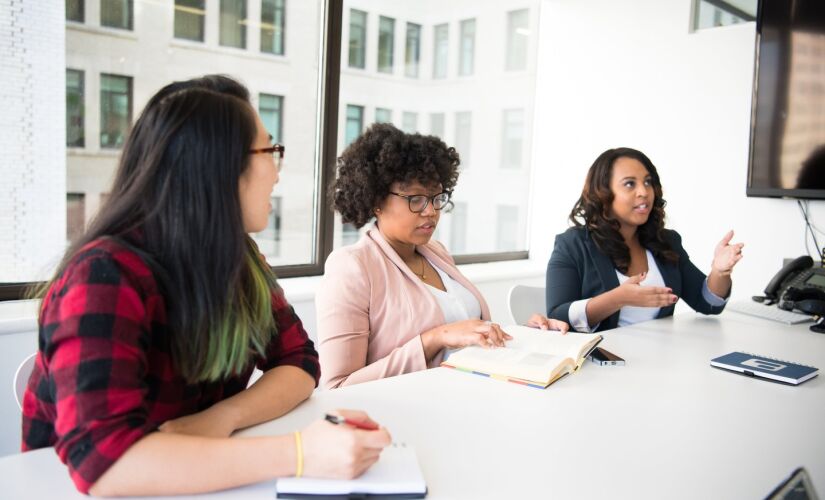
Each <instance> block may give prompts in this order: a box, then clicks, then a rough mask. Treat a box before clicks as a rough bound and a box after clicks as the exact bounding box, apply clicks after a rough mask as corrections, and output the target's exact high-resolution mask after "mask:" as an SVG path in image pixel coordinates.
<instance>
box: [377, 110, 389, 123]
mask: <svg viewBox="0 0 825 500" xmlns="http://www.w3.org/2000/svg"><path fill="white" fill-rule="evenodd" d="M375 123H392V110H391V109H387V108H375Z"/></svg>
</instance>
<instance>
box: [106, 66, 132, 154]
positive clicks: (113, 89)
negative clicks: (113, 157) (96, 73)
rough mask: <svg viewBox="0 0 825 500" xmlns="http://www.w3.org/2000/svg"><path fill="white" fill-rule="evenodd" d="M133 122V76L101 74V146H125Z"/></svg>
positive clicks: (109, 147)
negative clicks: (124, 142)
mask: <svg viewBox="0 0 825 500" xmlns="http://www.w3.org/2000/svg"><path fill="white" fill-rule="evenodd" d="M131 123H132V78H131V77H128V76H119V75H107V74H102V75H100V147H101V148H107V149H116V148H120V147H121V146H123V141H125V140H126V134H127V133H128V132H129V126H130V125H131Z"/></svg>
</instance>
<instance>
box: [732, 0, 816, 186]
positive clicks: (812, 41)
mask: <svg viewBox="0 0 825 500" xmlns="http://www.w3.org/2000/svg"><path fill="white" fill-rule="evenodd" d="M746 192H747V195H748V196H769V197H791V198H809V199H825V0H760V1H759V7H758V11H757V19H756V66H755V71H754V82H753V108H752V111H751V134H750V154H749V159H748V185H747V190H746Z"/></svg>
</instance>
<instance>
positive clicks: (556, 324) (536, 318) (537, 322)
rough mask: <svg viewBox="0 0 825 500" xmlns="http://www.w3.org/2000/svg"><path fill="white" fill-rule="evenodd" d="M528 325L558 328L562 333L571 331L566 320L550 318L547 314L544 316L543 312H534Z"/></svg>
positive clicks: (543, 328)
mask: <svg viewBox="0 0 825 500" xmlns="http://www.w3.org/2000/svg"><path fill="white" fill-rule="evenodd" d="M527 326H529V327H532V328H539V329H541V330H558V331H560V332H561V333H562V334H566V333H567V332H568V331H570V325H568V324H567V323H565V322H564V321H559V320H557V319H550V318H548V317H547V316H543V315H541V314H534V315H532V316H530V319H528V320H527Z"/></svg>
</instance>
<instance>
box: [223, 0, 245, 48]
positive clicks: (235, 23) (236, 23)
mask: <svg viewBox="0 0 825 500" xmlns="http://www.w3.org/2000/svg"><path fill="white" fill-rule="evenodd" d="M220 1H221V17H220V36H219V39H220V44H221V45H223V46H224V47H235V48H239V49H245V48H246V24H247V20H246V0H220Z"/></svg>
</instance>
